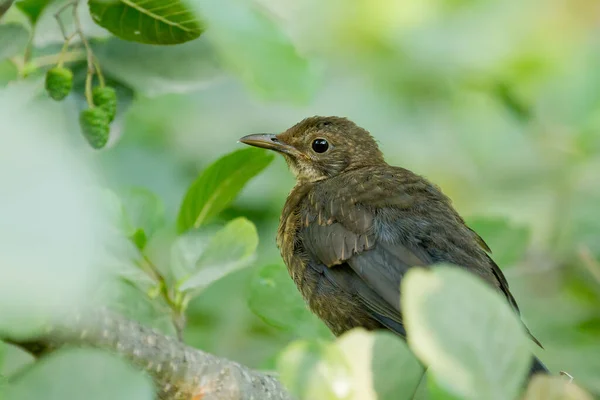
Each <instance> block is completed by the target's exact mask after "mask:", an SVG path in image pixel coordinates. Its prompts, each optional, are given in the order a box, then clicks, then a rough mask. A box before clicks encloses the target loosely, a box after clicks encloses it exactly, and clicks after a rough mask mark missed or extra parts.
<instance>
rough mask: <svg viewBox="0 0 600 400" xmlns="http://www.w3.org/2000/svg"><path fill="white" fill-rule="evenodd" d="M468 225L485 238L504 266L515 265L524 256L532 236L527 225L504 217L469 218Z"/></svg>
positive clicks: (495, 256) (497, 260)
mask: <svg viewBox="0 0 600 400" xmlns="http://www.w3.org/2000/svg"><path fill="white" fill-rule="evenodd" d="M467 225H468V226H469V227H470V228H471V229H473V230H474V231H475V232H477V234H478V235H479V236H481V237H482V238H483V240H485V242H486V243H487V244H488V246H489V247H490V249H491V250H492V258H493V259H494V261H496V263H497V264H498V265H499V266H500V267H502V268H507V267H510V266H512V265H514V264H515V263H516V262H518V261H519V260H520V259H521V258H522V257H523V254H524V253H525V250H526V249H527V246H528V244H529V240H530V236H531V235H530V231H529V229H528V228H527V227H525V226H519V225H515V224H512V223H510V221H509V220H508V219H507V218H502V217H472V218H467Z"/></svg>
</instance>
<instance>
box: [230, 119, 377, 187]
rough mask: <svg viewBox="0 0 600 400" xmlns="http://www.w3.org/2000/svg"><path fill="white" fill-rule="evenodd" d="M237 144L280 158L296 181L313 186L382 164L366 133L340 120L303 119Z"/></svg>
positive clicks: (375, 144)
mask: <svg viewBox="0 0 600 400" xmlns="http://www.w3.org/2000/svg"><path fill="white" fill-rule="evenodd" d="M240 142H242V143H245V144H248V145H250V146H256V147H262V148H264V149H269V150H274V151H277V152H279V153H281V154H283V156H284V157H285V160H286V161H287V163H288V166H289V167H290V170H291V171H292V172H293V173H294V175H296V179H297V180H299V181H308V182H314V181H318V180H322V179H326V178H331V177H333V176H336V175H338V174H340V173H342V172H344V171H348V170H351V169H356V168H361V167H366V166H370V165H377V164H381V163H383V162H384V161H383V155H382V153H381V151H380V150H379V148H378V147H377V143H376V142H375V140H374V139H373V137H371V135H370V134H369V132H367V131H366V130H364V129H363V128H361V127H359V126H357V125H356V124H355V123H354V122H352V121H350V120H348V119H346V118H340V117H311V118H306V119H304V120H302V121H300V122H299V123H297V124H296V125H294V126H292V127H291V128H289V129H288V130H286V131H285V132H282V133H280V134H278V135H274V134H258V135H248V136H244V137H243V138H241V139H240Z"/></svg>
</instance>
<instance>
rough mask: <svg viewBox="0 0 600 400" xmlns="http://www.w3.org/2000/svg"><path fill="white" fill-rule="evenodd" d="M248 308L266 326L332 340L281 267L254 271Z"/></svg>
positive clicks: (268, 266) (302, 335) (301, 335)
mask: <svg viewBox="0 0 600 400" xmlns="http://www.w3.org/2000/svg"><path fill="white" fill-rule="evenodd" d="M248 307H250V310H252V312H253V313H254V314H256V315H257V316H258V317H260V318H261V319H262V320H263V321H265V322H266V323H267V324H269V325H272V326H275V327H277V328H279V329H283V330H286V331H289V332H293V333H294V335H297V336H298V337H301V338H307V339H308V338H323V339H328V338H332V337H333V336H332V334H331V332H329V330H328V329H327V327H326V326H325V324H323V322H321V321H320V320H319V319H318V318H317V317H316V316H315V315H314V314H313V313H311V312H310V310H309V309H308V307H307V306H306V303H305V302H304V300H303V299H302V296H301V295H300V292H298V289H297V288H296V285H295V284H294V282H293V281H292V278H290V275H289V274H288V272H287V270H286V268H285V266H283V265H267V266H265V267H262V268H260V269H259V270H258V271H257V273H256V274H255V275H254V277H253V278H252V280H251V281H250V294H249V298H248Z"/></svg>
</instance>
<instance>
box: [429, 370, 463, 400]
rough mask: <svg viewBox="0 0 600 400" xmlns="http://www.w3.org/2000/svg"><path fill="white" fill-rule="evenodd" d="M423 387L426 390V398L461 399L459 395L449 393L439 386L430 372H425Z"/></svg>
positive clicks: (440, 399)
mask: <svg viewBox="0 0 600 400" xmlns="http://www.w3.org/2000/svg"><path fill="white" fill-rule="evenodd" d="M425 389H426V390H427V399H428V400H461V398H460V397H457V396H453V395H451V394H450V393H448V391H447V390H445V389H444V388H443V387H441V386H440V385H439V383H438V382H437V381H436V380H435V377H434V376H433V375H432V374H427V379H426V380H425Z"/></svg>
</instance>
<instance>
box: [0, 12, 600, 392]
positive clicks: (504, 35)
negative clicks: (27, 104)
mask: <svg viewBox="0 0 600 400" xmlns="http://www.w3.org/2000/svg"><path fill="white" fill-rule="evenodd" d="M194 5H197V9H198V10H200V12H201V13H202V12H203V11H204V12H205V13H206V18H207V20H208V21H209V23H211V22H212V23H213V25H209V29H208V30H207V31H206V33H205V34H203V35H202V36H201V37H200V38H199V39H196V40H193V41H191V42H188V43H185V44H180V45H175V46H152V45H144V44H137V43H131V42H125V41H122V40H120V39H117V38H115V37H113V36H112V35H110V34H108V33H107V32H106V31H104V30H103V29H101V28H99V27H98V26H95V25H93V23H92V22H91V18H90V16H89V15H88V12H87V9H86V7H80V11H81V13H82V18H83V19H84V21H85V22H86V23H85V31H86V34H87V35H88V36H89V37H90V38H91V40H92V43H93V46H94V51H95V52H96V54H97V56H98V59H99V61H100V63H101V66H102V68H103V70H104V73H105V75H106V76H107V78H109V79H110V80H111V81H112V82H114V84H115V85H117V88H118V90H119V94H120V96H121V97H120V100H121V101H120V104H121V106H122V109H120V111H119V114H118V117H117V120H116V121H115V123H114V124H113V126H112V130H111V139H110V143H109V146H108V147H107V148H105V149H103V150H101V151H93V150H91V149H88V148H87V146H86V144H85V142H84V139H83V138H82V137H81V135H80V134H79V131H78V127H77V112H78V109H79V108H80V107H81V103H82V96H81V95H76V94H74V95H72V96H70V97H69V98H68V99H67V100H66V102H63V103H56V102H52V101H51V100H49V99H48V98H47V97H44V96H43V95H39V96H37V97H36V99H35V101H34V103H35V108H32V111H31V113H30V114H29V118H32V119H36V118H37V119H39V121H41V122H40V124H47V126H53V127H54V128H53V129H52V134H56V135H59V136H61V140H63V139H64V140H65V141H66V142H68V143H69V148H70V149H74V150H73V151H75V152H76V153H77V156H78V157H79V158H81V159H82V160H83V161H82V162H84V163H85V164H86V165H89V166H91V168H92V169H93V171H94V173H95V174H96V175H97V176H98V178H99V179H100V181H102V182H103V184H104V185H105V186H107V187H109V188H112V189H114V190H116V191H118V190H122V189H124V188H127V187H132V186H134V187H143V188H146V189H148V190H150V191H152V192H154V193H155V194H157V195H158V196H159V197H160V198H161V199H162V201H163V202H164V204H165V210H166V215H167V219H169V220H173V219H175V217H176V214H177V210H178V208H179V206H180V203H181V199H182V198H183V195H184V194H185V191H186V189H187V187H188V186H189V185H190V183H191V182H192V181H193V180H194V179H195V178H196V176H197V175H198V173H199V172H200V171H201V170H202V169H203V168H204V167H206V166H207V165H209V164H210V163H211V162H212V161H214V160H216V159H217V158H219V157H220V156H222V155H223V154H225V153H229V152H231V151H233V150H236V149H239V148H242V145H241V144H239V143H237V140H238V139H239V138H240V137H241V136H244V135H246V134H250V133H259V132H273V133H277V132H281V131H283V130H285V129H286V128H288V127H290V126H291V125H293V124H294V123H296V122H298V121H299V120H301V119H303V118H305V117H308V116H312V115H338V116H346V117H348V118H350V119H352V120H354V121H355V122H356V123H358V124H359V125H361V126H363V127H364V128H366V129H367V130H369V131H370V132H371V133H372V134H373V135H374V136H375V138H376V139H377V140H378V142H379V143H380V146H381V148H382V150H383V152H384V154H385V156H386V159H387V161H388V162H389V163H391V164H394V165H399V166H403V167H405V168H408V169H411V170H413V171H415V172H416V173H419V174H421V175H424V176H425V177H427V178H428V179H430V180H431V181H433V182H434V183H436V184H438V185H439V186H440V187H441V188H442V189H443V191H444V192H445V193H446V194H447V195H449V197H451V198H452V199H453V201H454V204H455V206H456V208H457V209H458V210H459V212H460V213H461V214H462V215H463V216H464V217H465V218H466V219H467V220H468V221H469V222H471V226H472V227H473V228H474V229H475V230H476V231H477V232H479V233H480V234H481V235H482V236H483V238H484V239H485V240H486V241H487V242H488V244H489V245H490V247H491V248H492V251H493V256H494V258H495V259H496V260H497V261H498V262H499V263H500V264H501V268H502V269H503V270H504V272H505V274H506V276H507V278H508V280H509V282H510V285H511V288H512V289H513V293H514V295H515V297H516V299H517V301H518V302H519V304H520V307H521V310H522V314H523V319H524V320H525V322H526V323H527V325H528V326H529V328H530V330H531V331H532V333H533V334H534V335H535V336H536V337H537V338H538V339H539V340H540V341H541V342H542V344H543V345H544V347H545V350H540V351H538V352H537V354H538V355H539V357H540V358H541V359H542V360H543V361H544V362H545V363H546V364H547V365H548V367H549V368H550V369H551V370H553V371H560V370H564V371H567V372H568V373H570V374H571V375H572V376H574V378H575V380H576V381H577V382H578V383H579V384H581V385H582V386H584V387H585V388H587V389H588V390H590V391H591V392H594V393H595V394H596V395H600V261H598V260H600V3H599V2H598V1H596V0H526V1H524V0H502V1H500V0H496V1H494V0H489V1H483V0H421V1H413V0H403V1H397V0H350V1H348V0H345V1H342V0H329V1H316V0H302V1H298V0H294V1H293V0H279V1H276V0H253V1H243V0H227V1H222V2H219V3H217V2H209V1H198V2H197V4H196V3H194ZM59 6H60V2H53V3H51V4H50V6H49V8H48V9H47V10H46V11H45V12H44V14H43V15H42V17H41V20H40V22H39V23H38V26H37V29H36V32H35V39H34V42H35V48H34V49H35V50H34V57H44V56H45V55H47V54H52V53H53V52H56V49H57V48H59V47H60V45H61V43H62V38H61V36H60V34H59V31H58V30H57V29H58V28H57V26H56V24H55V23H54V20H53V18H52V10H56V9H57V8H58V7H59ZM24 18H25V17H24V16H23V15H21V14H20V12H19V10H17V9H16V7H13V8H11V9H10V10H9V12H8V13H7V14H6V15H5V16H4V18H3V19H2V23H4V24H6V23H9V22H19V21H21V22H22V21H23V20H24ZM0 26H1V25H0ZM211 26H212V27H214V30H211V28H210V27H211ZM8 40H11V39H8V36H6V35H4V36H0V42H1V43H2V44H3V46H4V45H6V44H7V43H8V42H7V41H8ZM42 60H43V59H42ZM47 67H48V66H47V65H42V66H41V69H40V70H39V72H37V73H32V74H31V75H30V76H29V77H28V78H26V79H24V78H20V79H19V78H18V77H17V75H18V65H17V66H15V62H14V60H13V61H11V60H4V61H1V62H0V84H1V85H2V88H1V89H0V99H3V100H4V101H12V99H14V96H15V93H16V92H19V93H20V92H24V91H25V90H27V89H26V87H27V88H28V87H29V85H31V86H32V87H40V85H43V82H42V78H43V71H44V68H47ZM72 68H73V69H74V71H75V76H76V86H77V85H81V81H82V79H83V75H82V73H83V71H84V64H83V61H78V62H76V63H73V64H72ZM36 85H37V86H36ZM124 99H126V100H124ZM31 107H34V106H31ZM0 126H1V131H2V135H3V138H2V140H3V141H5V143H6V144H9V143H10V135H11V133H12V134H18V127H17V126H12V125H11V121H10V120H0ZM2 147H4V148H5V149H7V148H8V147H7V146H4V145H3V146H2ZM42 153H43V152H42ZM0 154H2V151H0ZM292 185H293V178H292V176H291V174H290V173H289V172H288V171H287V168H286V166H285V163H284V161H283V159H280V158H279V157H277V159H276V160H275V161H274V162H273V163H272V164H271V165H270V166H269V167H268V168H267V169H266V170H265V172H264V173H262V174H261V175H259V176H258V177H257V178H255V179H254V180H252V181H251V182H250V184H248V186H247V187H246V188H245V189H244V191H243V192H242V194H241V195H240V196H239V197H238V198H237V200H236V201H235V202H234V203H233V206H231V207H229V208H228V209H227V210H225V211H224V212H223V213H222V214H221V221H224V220H228V219H231V218H233V217H236V216H245V217H247V218H248V219H250V220H251V221H252V222H254V223H255V224H256V226H257V228H258V233H259V237H260V242H259V248H258V251H257V258H256V259H255V261H254V262H253V264H252V266H251V267H249V268H246V269H242V270H240V271H238V272H235V273H233V274H231V275H228V276H226V277H225V278H224V279H222V280H220V281H218V282H216V283H215V284H214V285H212V286H210V287H209V288H208V289H207V290H206V291H205V292H204V293H203V294H202V295H201V296H199V297H198V298H196V299H195V300H194V301H193V302H192V303H191V304H190V308H189V311H188V316H189V320H188V325H187V328H186V330H185V339H186V341H187V342H188V343H190V344H192V345H193V346H196V347H199V348H201V349H203V350H206V351H208V352H211V353H214V354H217V355H220V356H225V357H229V358H232V359H234V360H237V361H240V362H241V363H244V364H247V365H249V366H252V367H256V368H265V369H268V368H272V367H273V360H274V357H275V356H276V354H277V353H278V351H280V350H281V349H282V348H283V347H285V345H286V344H288V343H289V342H290V341H291V340H293V339H295V338H298V337H299V336H301V333H298V332H290V331H286V330H281V329H277V328H275V327H272V326H269V325H268V324H266V323H265V322H263V321H262V320H261V319H259V318H258V317H257V316H255V315H254V314H253V313H252V312H251V310H250V309H249V307H248V304H247V303H248V300H247V295H248V290H249V285H248V282H249V281H250V280H251V278H252V276H253V274H255V273H256V270H257V268H259V267H262V266H264V265H267V264H281V259H280V257H279V252H278V250H277V248H276V246H275V231H276V229H277V224H278V218H279V213H280V211H281V208H282V206H283V203H284V201H285V197H286V195H287V193H288V192H289V190H290V189H291V187H292ZM218 223H219V221H217V222H215V224H218ZM54 229H55V230H56V232H60V229H61V228H60V226H56V227H55V228H54ZM277 306H278V304H277V299H273V307H277ZM498 329H502V327H498ZM11 354H12V353H7V355H6V358H7V359H6V361H5V365H4V370H5V371H6V370H10V369H11V368H12V367H11V363H17V362H18V359H19V357H18V356H17V355H16V353H15V354H12V355H11Z"/></svg>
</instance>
